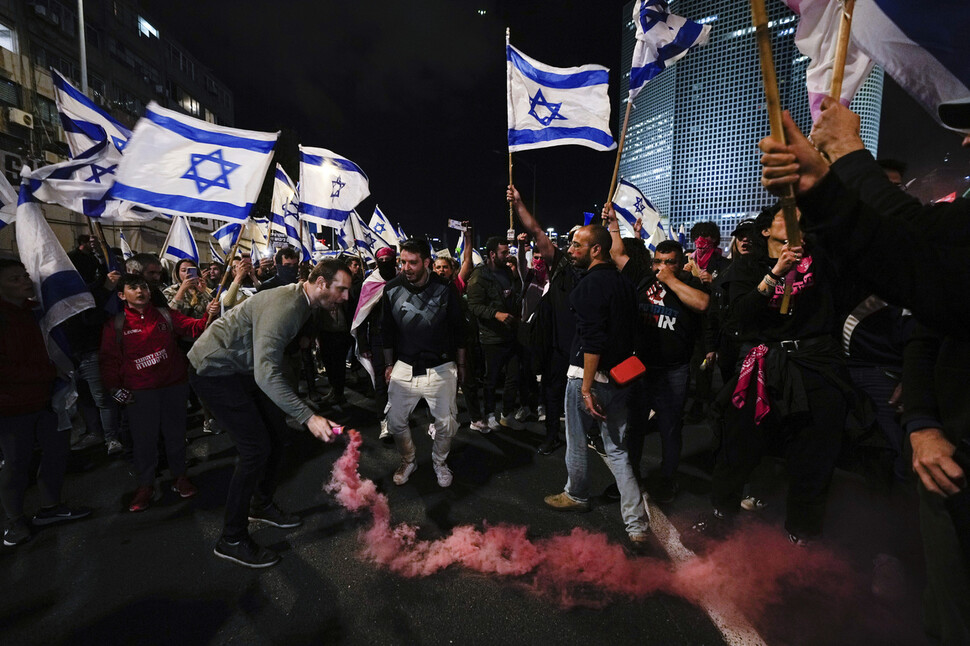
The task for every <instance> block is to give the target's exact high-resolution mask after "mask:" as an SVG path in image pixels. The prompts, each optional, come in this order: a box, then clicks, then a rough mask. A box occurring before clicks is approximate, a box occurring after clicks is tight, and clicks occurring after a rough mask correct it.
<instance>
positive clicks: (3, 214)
mask: <svg viewBox="0 0 970 646" xmlns="http://www.w3.org/2000/svg"><path fill="white" fill-rule="evenodd" d="M17 201H18V199H17V191H16V190H14V187H13V186H12V185H11V184H10V182H9V181H7V176H6V175H4V174H3V173H0V229H2V228H4V227H5V226H7V225H8V224H12V223H13V221H14V220H16V219H17Z"/></svg>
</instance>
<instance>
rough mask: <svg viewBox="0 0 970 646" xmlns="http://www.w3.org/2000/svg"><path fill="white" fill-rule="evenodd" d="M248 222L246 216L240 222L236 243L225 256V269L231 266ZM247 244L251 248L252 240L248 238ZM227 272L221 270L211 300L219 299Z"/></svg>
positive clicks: (226, 279) (224, 285)
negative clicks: (219, 279) (244, 219)
mask: <svg viewBox="0 0 970 646" xmlns="http://www.w3.org/2000/svg"><path fill="white" fill-rule="evenodd" d="M248 224H249V219H248V218H247V219H246V221H245V222H243V223H242V228H241V229H240V230H239V237H238V238H236V244H234V245H233V246H232V250H231V251H230V252H229V255H228V256H226V268H227V269H229V268H231V267H232V259H233V258H235V257H236V254H237V253H238V252H239V245H240V244H242V240H243V233H245V229H246V226H247V225H248ZM250 237H252V236H250ZM249 244H250V249H252V245H253V242H252V240H250V242H249ZM251 257H252V251H250V258H251ZM229 273H230V272H228V271H224V272H222V280H221V281H219V287H218V288H217V289H216V293H215V295H214V296H213V297H212V299H213V300H216V301H217V300H219V296H220V295H222V292H223V290H225V288H226V281H228V280H229Z"/></svg>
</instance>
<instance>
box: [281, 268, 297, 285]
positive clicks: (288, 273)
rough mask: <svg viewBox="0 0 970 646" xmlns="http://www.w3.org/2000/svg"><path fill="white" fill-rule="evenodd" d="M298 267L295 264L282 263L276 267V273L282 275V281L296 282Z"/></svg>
mask: <svg viewBox="0 0 970 646" xmlns="http://www.w3.org/2000/svg"><path fill="white" fill-rule="evenodd" d="M297 269H298V268H297V267H295V266H293V265H280V266H279V267H277V268H276V275H277V276H279V277H280V281H281V282H284V283H295V282H296V275H297Z"/></svg>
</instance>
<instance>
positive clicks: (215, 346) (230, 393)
mask: <svg viewBox="0 0 970 646" xmlns="http://www.w3.org/2000/svg"><path fill="white" fill-rule="evenodd" d="M350 282H351V276H350V271H349V270H348V269H347V267H346V265H344V264H343V263H342V262H340V261H337V260H324V261H322V262H321V263H320V264H318V265H317V266H316V267H315V268H314V270H313V271H312V272H311V273H310V277H309V279H308V280H307V281H306V282H305V283H299V284H295V285H285V286H283V287H279V288H277V289H271V290H267V291H264V292H260V293H258V294H256V295H255V296H253V297H251V298H249V299H247V300H246V301H245V302H243V303H242V304H241V305H239V306H237V307H234V308H233V309H231V310H229V311H228V312H227V313H226V315H225V316H223V317H222V318H220V319H219V320H217V321H216V322H215V323H213V324H212V325H211V326H209V328H208V329H207V330H206V331H205V332H204V333H203V334H202V336H200V337H199V338H198V340H196V342H195V344H194V345H193V346H192V350H191V351H190V352H189V354H188V357H189V362H190V363H191V364H192V370H191V371H190V375H189V381H190V383H191V384H192V387H193V388H194V389H195V392H196V393H198V395H199V397H200V398H201V399H202V401H203V402H205V404H206V406H208V408H209V410H210V411H212V414H213V416H214V417H215V419H216V421H218V422H219V425H220V426H222V427H223V428H225V429H226V430H228V431H229V435H230V436H231V437H232V439H233V441H234V442H235V443H236V449H237V450H238V452H239V458H238V460H237V462H236V469H235V471H234V472H233V475H232V480H231V481H230V483H229V496H228V499H227V500H226V516H225V526H224V528H223V531H222V537H221V538H220V539H219V542H218V544H217V545H216V547H215V550H214V552H215V555H216V556H218V557H220V558H224V559H226V560H229V561H232V562H234V563H237V564H239V565H243V566H246V567H251V568H264V567H270V566H272V565H275V564H276V563H277V562H278V561H279V558H280V557H279V555H277V554H276V553H275V552H272V551H271V550H268V549H266V548H263V547H260V546H259V545H257V544H256V543H255V542H254V541H253V540H252V538H250V536H249V521H251V520H253V521H259V522H263V523H266V524H269V525H273V526H274V527H282V528H291V527H297V526H298V525H300V524H301V522H302V521H301V520H300V519H299V517H297V516H293V515H290V514H286V513H284V512H282V511H281V510H280V509H279V508H278V507H277V506H276V505H275V504H274V502H273V494H274V493H275V491H276V485H277V477H278V471H279V466H280V462H281V458H282V454H283V441H282V434H283V433H284V432H285V431H286V416H287V415H289V416H290V417H293V418H294V419H296V420H297V421H298V422H300V423H301V424H306V426H307V427H308V428H309V429H310V432H311V433H313V435H315V436H316V437H318V438H320V439H321V440H323V441H324V442H330V441H332V440H333V429H332V427H333V422H331V421H330V420H328V419H326V418H324V417H322V416H320V415H317V414H316V413H315V412H314V411H313V409H311V408H310V407H309V406H308V405H307V404H306V402H304V401H303V400H302V399H300V397H299V395H298V394H297V393H296V392H295V391H294V389H293V387H292V386H291V385H290V383H289V382H288V381H287V380H286V378H285V376H284V365H283V364H284V361H285V357H284V355H286V354H291V352H289V351H288V348H290V349H294V348H295V350H294V352H298V351H299V350H298V348H297V346H298V345H299V343H298V341H299V336H300V334H301V330H302V329H303V327H304V325H305V324H306V323H307V322H308V321H309V320H310V314H311V311H312V310H314V309H316V308H320V307H328V308H329V307H334V306H336V305H338V304H340V303H343V302H345V301H346V300H347V295H348V291H349V289H350Z"/></svg>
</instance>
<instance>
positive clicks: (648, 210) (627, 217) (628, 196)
mask: <svg viewBox="0 0 970 646" xmlns="http://www.w3.org/2000/svg"><path fill="white" fill-rule="evenodd" d="M613 210H614V211H616V214H617V215H618V216H620V217H618V218H617V219H616V220H617V222H618V223H619V225H620V229H621V230H622V231H623V237H630V238H634V237H636V235H635V234H634V229H633V226H634V225H635V224H636V223H637V220H643V226H642V228H641V229H640V236H641V237H642V238H644V239H646V238H648V237H649V236H650V234H651V233H652V232H653V230H654V228H655V227H656V226H657V224H659V223H660V213H658V212H657V208H656V207H655V206H654V205H653V204H651V202H650V200H648V199H647V197H646V196H645V195H644V194H643V193H642V192H641V191H640V189H638V188H637V187H636V186H634V185H633V184H631V183H630V182H628V181H626V180H625V179H623V178H622V177H621V178H620V181H619V182H617V185H616V192H615V193H613Z"/></svg>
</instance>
